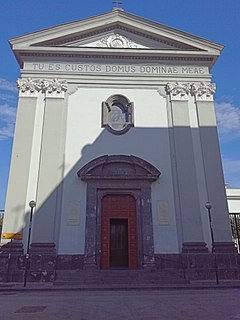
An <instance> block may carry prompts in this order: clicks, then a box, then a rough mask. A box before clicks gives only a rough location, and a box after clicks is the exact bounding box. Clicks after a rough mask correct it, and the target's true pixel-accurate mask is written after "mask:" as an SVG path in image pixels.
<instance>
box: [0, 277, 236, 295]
mask: <svg viewBox="0 0 240 320" xmlns="http://www.w3.org/2000/svg"><path fill="white" fill-rule="evenodd" d="M197 289H240V280H222V281H220V282H219V284H217V283H216V281H214V280H213V281H194V282H192V283H190V284H177V285H174V284H156V285H155V284H139V285H138V284H111V285H109V284H101V285H99V284H98V285H96V284H95V285H83V284H81V285H79V284H77V283H76V284H68V283H66V284H56V283H52V282H40V283H39V282H28V283H27V284H26V287H24V286H23V283H21V282H8V283H6V282H4V283H0V292H6V291H22V292H23V291H66V290H68V291H106V290H110V291H115V290H116V291H119V290H120V291H124V290H125V291H132V290H197Z"/></svg>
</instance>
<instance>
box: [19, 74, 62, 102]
mask: <svg viewBox="0 0 240 320" xmlns="http://www.w3.org/2000/svg"><path fill="white" fill-rule="evenodd" d="M17 87H18V89H19V95H20V96H24V97H31V96H33V97H34V96H37V93H38V92H41V93H45V94H46V97H53V98H64V93H65V92H66V91H67V88H68V85H67V81H66V80H62V81H59V80H57V79H37V80H34V79H31V78H26V79H22V78H20V79H17Z"/></svg>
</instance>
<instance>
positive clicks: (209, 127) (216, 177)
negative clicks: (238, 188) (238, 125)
mask: <svg viewBox="0 0 240 320" xmlns="http://www.w3.org/2000/svg"><path fill="white" fill-rule="evenodd" d="M215 91H216V85H215V84H213V83H205V82H201V83H195V84H193V85H192V93H193V95H194V97H195V103H196V108H197V114H198V126H199V132H200V139H201V147H202V156H203V163H204V172H205V180H206V189H207V196H208V199H207V201H209V202H211V204H212V209H211V213H212V220H213V233H214V238H215V241H216V247H217V248H218V250H217V251H221V252H230V251H231V252H232V251H233V250H232V249H233V243H232V238H231V231H230V224H229V217H228V207H227V200H226V194H225V186H224V177H223V170H222V162H221V155H220V148H219V141H218V133H217V126H216V118H215V110H214V102H213V101H214V100H213V94H214V93H215ZM217 243H218V244H219V245H217ZM230 247H231V249H230Z"/></svg>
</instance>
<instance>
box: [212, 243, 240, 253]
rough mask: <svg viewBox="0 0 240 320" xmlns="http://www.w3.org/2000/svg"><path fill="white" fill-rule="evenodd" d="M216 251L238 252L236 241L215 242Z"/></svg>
mask: <svg viewBox="0 0 240 320" xmlns="http://www.w3.org/2000/svg"><path fill="white" fill-rule="evenodd" d="M214 251H215V252H216V253H237V248H236V246H235V243H234V242H215V243H214Z"/></svg>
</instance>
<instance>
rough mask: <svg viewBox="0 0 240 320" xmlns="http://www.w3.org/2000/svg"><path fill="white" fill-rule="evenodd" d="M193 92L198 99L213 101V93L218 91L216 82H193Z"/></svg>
mask: <svg viewBox="0 0 240 320" xmlns="http://www.w3.org/2000/svg"><path fill="white" fill-rule="evenodd" d="M191 89H192V94H193V95H195V98H196V100H197V101H213V94H214V93H215V92H216V84H215V83H206V82H201V83H193V84H192V88H191Z"/></svg>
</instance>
